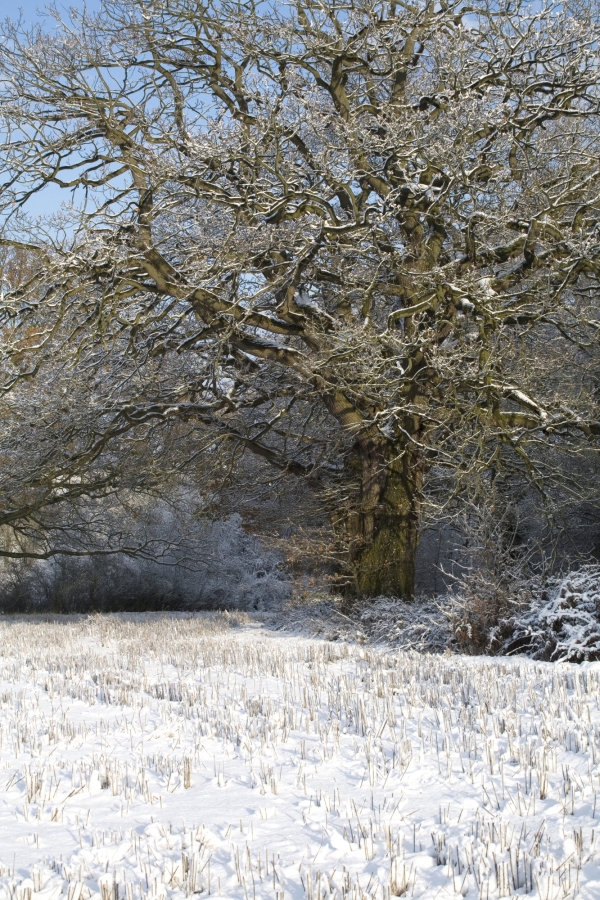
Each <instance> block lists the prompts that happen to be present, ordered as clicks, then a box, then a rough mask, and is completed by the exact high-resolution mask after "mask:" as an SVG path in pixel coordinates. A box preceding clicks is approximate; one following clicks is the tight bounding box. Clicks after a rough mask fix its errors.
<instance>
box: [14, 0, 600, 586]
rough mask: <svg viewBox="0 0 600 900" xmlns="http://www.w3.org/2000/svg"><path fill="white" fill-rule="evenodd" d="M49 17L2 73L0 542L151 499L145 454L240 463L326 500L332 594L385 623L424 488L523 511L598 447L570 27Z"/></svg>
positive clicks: (585, 170) (114, 0) (590, 272)
mask: <svg viewBox="0 0 600 900" xmlns="http://www.w3.org/2000/svg"><path fill="white" fill-rule="evenodd" d="M72 16H73V18H72V19H71V20H69V21H65V22H60V21H59V22H57V23H56V27H55V29H54V30H53V31H52V32H51V31H49V30H48V31H44V30H43V29H42V28H35V29H33V30H30V31H25V30H23V29H22V28H21V27H20V26H19V25H11V24H7V25H5V27H4V38H3V42H2V47H1V48H0V100H1V104H0V118H1V121H2V125H1V130H2V149H1V151H0V184H1V187H0V210H1V213H2V231H1V243H2V246H3V247H4V248H10V249H11V250H12V252H17V251H18V252H21V253H24V254H27V256H28V259H30V260H31V262H30V266H29V270H28V271H27V273H26V274H24V275H22V276H20V277H17V278H13V280H12V281H11V282H10V283H9V284H7V285H6V287H5V290H4V294H3V307H2V311H3V322H4V331H3V343H2V353H3V368H4V381H3V388H4V400H3V404H4V406H5V410H6V412H5V413H4V414H3V415H4V421H6V422H8V421H9V420H10V421H13V420H15V421H16V420H18V419H19V417H21V418H23V417H26V418H27V419H28V421H29V422H32V426H28V427H30V430H31V438H30V441H29V447H28V448H27V450H25V449H24V448H23V446H22V436H21V434H22V432H21V431H19V429H18V426H17V425H13V426H11V427H8V426H7V428H6V429H5V431H4V433H3V434H2V437H1V439H0V452H1V453H2V454H3V458H5V459H9V458H10V459H12V462H11V463H10V465H9V466H8V467H7V469H6V472H7V476H8V477H9V478H10V485H7V486H6V487H5V488H4V489H3V496H2V504H1V505H2V516H3V518H2V517H0V521H4V522H10V521H14V522H23V521H25V522H26V521H28V518H27V517H28V516H31V515H32V514H33V513H34V511H35V509H41V508H47V507H48V504H52V503H56V502H58V503H62V502H63V500H64V499H65V498H67V497H68V496H69V495H70V494H73V495H80V496H85V497H91V496H95V494H96V493H98V492H101V491H102V490H103V489H104V488H103V483H102V482H103V479H104V480H105V482H106V483H107V484H110V485H114V484H116V483H118V481H119V478H123V477H124V476H123V473H124V472H125V471H129V472H130V477H133V474H134V475H135V477H142V476H144V477H146V475H147V477H149V473H152V477H153V478H154V479H155V480H158V481H160V465H159V466H158V467H157V460H158V459H160V458H163V459H164V455H163V456H162V457H161V453H163V451H164V434H165V433H166V432H167V431H168V432H169V434H170V435H171V438H170V443H169V447H170V450H169V454H170V456H169V458H170V459H171V460H173V459H178V458H179V459H180V460H181V461H182V465H183V462H185V461H188V462H189V461H190V460H192V459H193V458H194V457H195V454H196V453H202V454H204V455H207V454H208V455H210V454H215V453H216V452H217V451H219V453H220V454H222V453H224V452H226V451H227V450H228V449H230V450H234V451H236V452H237V451H240V450H244V451H247V452H251V453H253V454H256V455H258V456H259V457H260V458H261V459H263V460H264V461H265V462H266V463H268V464H270V465H272V466H273V467H275V469H277V470H278V471H280V472H284V473H289V474H293V475H298V476H300V477H306V478H308V479H309V480H310V484H311V486H312V487H314V488H315V490H321V491H323V492H324V493H327V492H329V493H328V496H329V497H330V507H331V509H330V512H331V518H332V523H333V526H334V528H335V530H336V531H337V533H338V534H339V535H340V536H341V539H343V542H344V543H345V546H346V548H347V553H348V560H347V563H348V570H349V571H350V572H351V576H352V577H351V580H352V584H353V586H354V588H355V590H356V591H358V592H359V593H361V594H364V595H376V594H380V593H392V594H397V595H401V596H404V597H410V596H412V593H413V588H414V561H415V554H416V548H417V543H418V537H419V524H420V520H421V517H422V513H423V504H424V500H425V498H426V496H427V492H428V489H429V488H428V485H431V484H433V483H434V482H435V480H436V479H438V480H439V479H440V478H442V477H446V476H447V480H446V481H445V482H444V483H445V485H446V488H445V489H446V490H447V491H448V492H449V493H451V494H452V495H453V496H454V495H456V494H457V493H460V491H461V490H463V488H464V486H465V485H467V484H471V485H472V484H473V483H474V482H475V481H477V480H481V479H483V480H484V481H485V479H489V478H490V477H494V475H495V474H496V473H497V472H498V471H500V470H507V469H508V470H510V471H514V472H518V473H519V477H521V475H522V476H524V477H527V478H528V479H529V480H530V481H531V482H532V483H533V484H535V485H536V487H537V489H538V490H539V492H540V495H541V496H542V497H543V496H547V495H548V491H549V490H550V485H551V484H554V483H556V482H557V481H560V480H561V479H563V480H564V478H565V474H564V471H563V469H561V465H562V463H561V460H562V459H563V457H564V454H566V453H575V454H577V455H579V456H581V455H585V454H586V453H595V452H596V451H597V437H598V435H599V434H600V423H599V420H598V408H597V398H598V393H597V391H598V383H597V366H596V362H597V342H598V329H599V326H600V321H599V318H598V311H597V297H598V276H599V239H600V234H599V231H598V208H599V187H600V177H599V176H600V167H599V163H598V160H599V158H600V134H599V130H598V122H599V119H598V112H599V105H600V80H599V60H598V54H597V34H598V25H599V22H598V12H597V7H596V5H595V4H593V3H589V4H588V3H585V2H582V3H580V2H577V0H575V2H571V0H567V2H566V3H552V2H544V3H542V4H536V5H534V6H528V5H526V4H523V3H520V2H505V0H502V2H496V0H494V2H488V0H475V2H472V3H468V4H467V3H465V2H462V0H459V2H452V0H451V2H430V0H418V2H415V3H404V2H402V3H400V2H375V0H344V2H339V3H338V2H333V3H324V2H300V0H294V2H289V3H287V4H281V3H275V4H268V3H254V2H229V0H217V2H208V3H206V2H200V3H198V2H192V0H127V2H124V0H104V2H103V4H102V8H101V11H100V12H99V13H98V14H97V15H91V14H88V13H82V14H81V15H79V14H76V13H73V14H72ZM49 187H51V188H52V190H53V191H56V190H57V189H59V190H60V191H61V192H62V194H63V195H64V197H65V202H64V204H63V205H62V206H61V208H60V209H59V210H57V211H56V212H55V213H54V214H53V215H51V216H46V217H39V216H36V215H35V214H34V211H35V202H36V197H38V196H43V194H44V191H47V189H48V188H49ZM40 404H43V406H44V407H45V408H46V407H47V410H48V415H49V416H50V418H51V419H52V422H53V424H52V425H50V424H48V422H45V420H44V417H43V416H42V413H41V410H40ZM61 409H62V410H63V411H62V412H61V411H60V410H61ZM11 417H12V418H11ZM11 428H12V431H11ZM177 428H179V429H181V428H183V429H184V432H185V440H182V441H181V442H180V441H179V439H178V438H177V434H181V431H180V432H177ZM15 429H16V431H15ZM15 435H16V437H15ZM157 435H162V437H160V438H159V437H157ZM136 436H137V437H136ZM140 436H143V437H141V438H140ZM174 436H175V437H174ZM140 439H141V441H142V443H143V444H144V446H145V447H146V449H147V448H148V447H149V446H150V444H151V442H152V441H155V451H156V452H155V454H154V458H153V454H152V453H146V454H145V455H144V454H142V453H140V454H138V455H137V456H134V459H135V464H134V466H133V473H132V467H131V465H129V468H128V464H127V463H128V460H129V463H131V459H132V457H131V446H132V443H131V442H135V441H136V440H137V441H138V442H139V441H140ZM138 446H139V443H138ZM194 448H196V449H194ZM11 454H13V455H12V456H11ZM178 454H179V456H178ZM21 457H22V458H23V459H25V460H26V465H25V466H24V467H23V465H22V462H21V461H20V460H21ZM211 458H212V457H211ZM219 458H222V457H221V456H219ZM17 469H19V470H20V473H19V475H18V476H17V475H16V472H17ZM157 469H158V470H157ZM145 473H146V474H145ZM11 517H12V518H11Z"/></svg>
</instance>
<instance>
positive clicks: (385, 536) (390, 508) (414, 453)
mask: <svg viewBox="0 0 600 900" xmlns="http://www.w3.org/2000/svg"><path fill="white" fill-rule="evenodd" d="M361 457H362V478H361V482H362V483H361V505H360V511H359V513H358V515H355V516H354V517H353V518H352V521H351V523H350V548H351V549H350V553H351V563H352V569H353V573H354V579H355V586H356V590H357V593H358V595H359V597H360V596H362V597H376V596H379V595H387V596H394V597H401V598H402V599H403V600H412V598H413V596H414V589H415V559H416V553H417V546H418V540H419V518H420V509H421V502H422V485H423V459H422V454H421V452H420V450H419V449H418V448H417V447H415V446H414V445H409V446H408V447H404V448H397V447H396V448H391V447H386V446H381V445H378V444H371V445H369V446H367V447H363V448H361Z"/></svg>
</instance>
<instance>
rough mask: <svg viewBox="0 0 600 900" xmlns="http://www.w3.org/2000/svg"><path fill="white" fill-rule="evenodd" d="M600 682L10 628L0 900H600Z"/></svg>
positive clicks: (137, 627)
mask: <svg viewBox="0 0 600 900" xmlns="http://www.w3.org/2000/svg"><path fill="white" fill-rule="evenodd" d="M599 681H600V668H599V667H598V666H596V665H595V664H592V665H589V666H583V667H576V666H570V665H551V664H538V663H531V662H527V661H524V660H513V661H506V660H491V659H485V660H484V659H475V658H461V657H451V656H438V657H435V656H417V655H412V654H398V653H386V652H383V651H376V650H372V649H366V648H363V647H360V646H353V645H348V644H344V643H327V642H325V641H321V642H319V641H313V640H308V639H304V638H298V637H293V636H281V634H272V633H269V632H267V631H266V630H265V629H264V628H263V627H261V625H260V624H259V623H256V622H252V621H251V622H248V623H244V621H243V618H242V619H240V617H235V616H227V615H214V616H198V617H185V616H173V615H171V616H160V615H155V616H138V617H136V616H126V617H117V616H95V617H91V618H81V619H65V620H63V621H60V622H54V623H52V622H44V621H40V620H24V619H2V620H0V900H2V898H6V900H33V898H39V900H58V898H59V897H65V898H67V900H90V898H91V900H154V898H171V897H173V898H175V900H179V898H183V897H189V896H190V894H198V895H202V896H209V895H211V896H212V897H215V898H236V900H257V898H273V900H283V898H286V900H287V898H290V900H291V898H297V900H300V898H305V897H307V898H309V900H327V898H332V900H333V898H339V900H342V898H349V900H360V898H369V900H370V898H380V900H389V898H390V897H393V896H404V895H406V896H408V897H424V898H425V897H426V898H437V897H439V898H444V897H448V896H449V897H454V896H460V895H462V896H468V897H472V898H485V900H488V898H496V897H511V896H515V895H524V894H527V895H529V896H531V897H541V898H543V900H570V898H574V897H582V898H600V867H599V866H600V835H599V832H598V818H597V817H600V803H598V809H596V806H597V803H596V801H597V794H598V793H600V710H599V705H598V699H599Z"/></svg>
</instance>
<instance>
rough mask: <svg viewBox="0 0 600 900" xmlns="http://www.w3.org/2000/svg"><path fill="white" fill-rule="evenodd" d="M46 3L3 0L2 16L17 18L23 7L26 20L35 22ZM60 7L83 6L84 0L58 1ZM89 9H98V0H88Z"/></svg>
mask: <svg viewBox="0 0 600 900" xmlns="http://www.w3.org/2000/svg"><path fill="white" fill-rule="evenodd" d="M45 5H46V4H45V3H44V2H43V0H41V2H40V0H20V2H19V0H16V2H9V0H3V2H1V3H0V9H1V10H2V11H1V12H0V17H1V18H3V19H4V18H9V19H15V18H17V16H18V11H19V9H21V10H22V11H23V18H24V20H25V21H26V22H35V21H37V20H39V18H40V16H39V15H38V11H43V9H44V6H45ZM57 5H58V7H59V9H61V8H62V9H64V10H68V9H69V7H73V6H75V7H82V6H83V5H84V4H83V0H70V2H58V4H57ZM86 5H87V7H88V9H97V8H98V6H99V2H98V0H88V2H87V4H86Z"/></svg>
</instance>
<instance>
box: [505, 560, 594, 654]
mask: <svg viewBox="0 0 600 900" xmlns="http://www.w3.org/2000/svg"><path fill="white" fill-rule="evenodd" d="M489 649H490V650H491V651H492V652H494V653H497V654H500V655H507V656H510V655H513V654H515V653H524V654H526V655H527V656H530V657H531V658H532V659H540V660H550V661H552V662H557V661H569V662H584V661H588V660H598V659H600V566H598V565H589V566H584V567H583V568H582V569H580V570H579V571H578V572H572V573H570V574H569V575H567V576H566V577H564V578H562V579H555V580H554V581H553V582H551V583H550V584H549V586H548V587H547V589H546V590H542V591H539V593H538V596H536V597H535V599H534V600H533V601H532V602H531V603H530V604H529V605H528V606H527V607H526V608H524V609H522V610H520V611H519V612H517V613H516V614H514V615H512V616H509V617H508V618H506V619H504V620H502V621H501V622H500V623H499V625H498V626H497V627H496V628H495V629H494V630H493V632H492V634H491V635H490V641H489Z"/></svg>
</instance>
